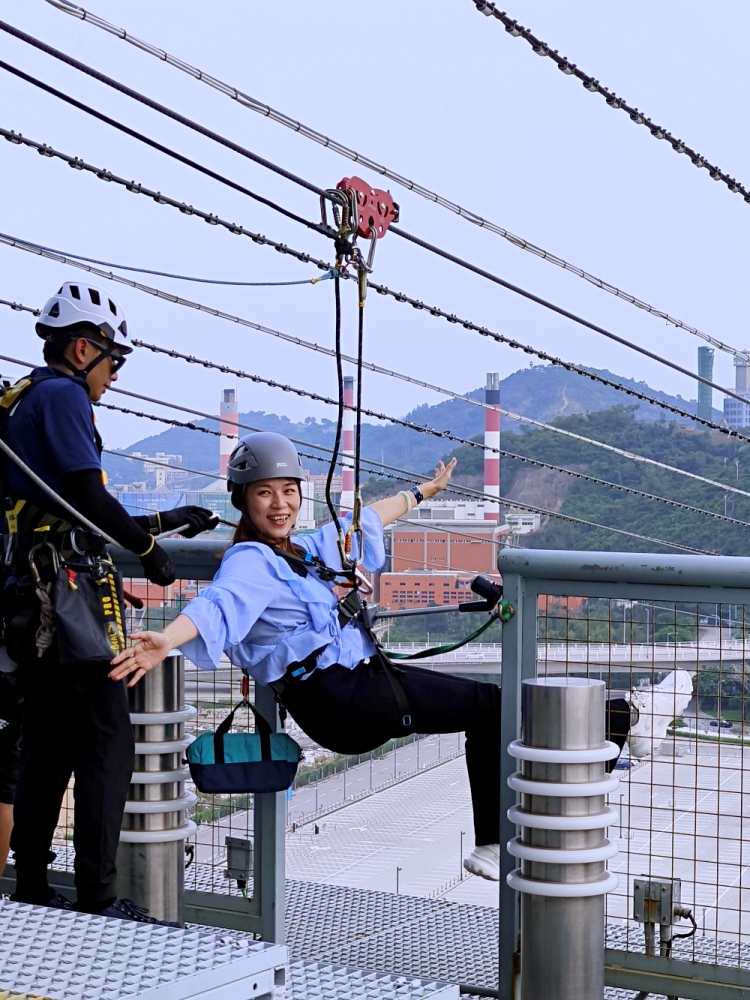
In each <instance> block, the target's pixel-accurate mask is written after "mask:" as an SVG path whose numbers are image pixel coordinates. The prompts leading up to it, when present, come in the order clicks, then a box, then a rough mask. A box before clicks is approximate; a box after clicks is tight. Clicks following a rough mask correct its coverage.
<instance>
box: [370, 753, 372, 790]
mask: <svg viewBox="0 0 750 1000" xmlns="http://www.w3.org/2000/svg"><path fill="white" fill-rule="evenodd" d="M370 791H372V750H371V751H370Z"/></svg>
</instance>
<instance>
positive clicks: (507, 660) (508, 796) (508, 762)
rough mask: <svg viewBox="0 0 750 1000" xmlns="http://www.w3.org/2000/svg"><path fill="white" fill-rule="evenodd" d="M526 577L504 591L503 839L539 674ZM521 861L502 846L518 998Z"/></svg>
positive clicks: (508, 582) (506, 969) (504, 953)
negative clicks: (525, 708) (512, 753)
mask: <svg viewBox="0 0 750 1000" xmlns="http://www.w3.org/2000/svg"><path fill="white" fill-rule="evenodd" d="M525 591H526V581H525V579H524V578H523V577H521V576H519V575H517V574H515V573H512V572H506V573H505V574H504V575H503V596H504V597H505V598H506V599H507V600H508V601H509V602H510V603H511V604H512V605H513V606H514V607H515V609H516V614H515V615H514V617H513V618H511V620H510V621H509V622H507V623H506V624H505V625H503V697H502V704H501V714H500V737H501V740H500V742H501V750H500V754H501V757H500V844H501V845H504V844H506V843H507V842H508V841H509V840H510V839H511V838H512V837H514V836H515V833H516V827H515V824H514V823H512V822H511V821H510V820H509V819H508V809H509V808H510V807H511V806H513V805H514V804H515V801H516V796H515V792H513V791H512V790H511V789H510V788H509V787H508V784H507V782H508V778H509V777H510V776H511V774H512V773H513V772H514V771H515V763H514V761H513V759H512V758H511V757H509V756H508V754H507V753H506V748H507V746H508V744H509V743H511V742H512V741H513V740H515V739H517V737H518V735H519V733H520V731H521V681H522V679H523V678H524V677H535V676H536V602H535V601H534V600H533V599H531V600H529V601H524V593H525ZM514 867H515V862H514V860H513V858H512V857H511V856H510V855H509V854H508V852H507V851H505V850H501V851H500V936H499V950H500V954H499V966H498V992H499V994H500V1000H515V998H516V979H517V975H518V958H517V953H518V949H519V947H520V942H519V934H520V912H519V907H518V894H517V893H516V892H515V891H514V890H513V889H512V888H511V887H510V886H509V885H508V883H507V877H508V875H510V873H511V871H512V870H513V868H514Z"/></svg>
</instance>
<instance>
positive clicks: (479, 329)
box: [0, 128, 750, 440]
mask: <svg viewBox="0 0 750 1000" xmlns="http://www.w3.org/2000/svg"><path fill="white" fill-rule="evenodd" d="M0 135H2V136H3V137H4V138H5V139H7V140H8V141H9V142H11V143H13V144H16V145H25V146H28V147H30V148H33V149H36V150H37V151H38V152H39V153H40V154H41V155H44V156H46V157H55V158H59V159H61V160H63V161H64V162H66V163H68V164H69V165H70V166H72V167H74V168H76V169H79V170H82V171H87V172H90V173H93V174H94V175H95V176H96V177H98V178H99V179H101V180H104V181H107V182H114V183H117V184H121V185H123V186H125V187H126V188H127V189H128V190H129V191H133V192H136V193H138V194H143V195H145V196H146V197H149V198H152V199H153V200H154V201H156V202H157V203H158V204H163V205H170V206H172V207H174V208H177V209H178V210H179V211H180V212H182V213H183V214H186V215H196V216H197V217H198V218H202V219H204V220H205V221H206V222H208V223H210V224H212V225H218V226H222V227H223V228H225V229H227V230H228V231H229V232H231V233H234V234H237V235H243V236H247V237H249V238H250V239H252V240H253V242H254V243H257V244H260V245H265V246H270V247H272V248H273V249H274V250H276V251H277V252H279V253H282V254H288V255H289V256H291V257H293V258H294V259H296V260H299V261H301V262H302V263H306V264H314V265H315V266H316V267H317V268H319V269H320V270H324V271H326V272H330V271H331V269H332V268H333V265H332V264H331V263H330V262H327V261H324V260H320V259H317V258H315V257H313V256H311V255H310V254H309V253H304V252H302V251H299V250H295V249H294V248H292V247H289V246H288V245H287V244H285V243H279V242H277V241H275V240H271V239H269V238H268V237H266V236H263V235H262V234H260V233H253V232H251V231H250V230H247V229H245V228H244V227H242V226H238V225H237V224H236V223H234V222H228V221H226V220H224V219H221V218H219V217H218V216H216V215H213V214H212V213H208V212H204V211H202V210H200V209H196V208H193V206H192V205H187V204H186V203H185V202H179V201H177V200H176V199H173V198H170V197H168V196H166V195H163V194H162V193H161V192H159V191H152V190H150V189H148V188H145V187H143V185H141V184H139V183H138V184H136V183H135V182H133V181H128V180H126V179H125V178H121V177H117V176H116V175H114V174H112V173H111V172H110V171H108V170H105V169H103V168H100V167H94V166H92V165H91V164H87V163H85V162H84V161H83V160H81V159H80V158H79V157H71V156H69V155H68V154H66V153H61V152H59V151H57V150H54V149H52V147H50V146H48V145H46V144H42V143H38V142H35V141H34V140H32V139H27V138H26V137H24V136H22V135H20V134H19V133H17V132H13V131H8V130H7V129H3V128H0ZM8 239H10V240H11V241H13V237H8ZM18 242H19V243H25V244H27V245H28V246H29V247H35V248H37V249H39V250H42V251H45V250H47V249H48V248H46V247H44V246H42V245H41V244H36V243H30V242H29V241H25V240H24V241H18ZM49 252H50V253H52V254H57V255H61V259H62V258H65V263H71V264H73V265H74V266H78V265H77V264H76V261H77V260H79V259H80V255H65V254H61V251H57V250H52V249H50V250H49ZM71 258H72V259H71ZM110 266H115V265H110ZM89 270H90V272H91V273H95V274H102V272H98V271H96V270H95V269H94V268H89ZM102 276H104V277H109V278H110V279H111V280H114V281H120V282H122V283H124V284H128V285H130V286H131V287H134V288H141V289H146V290H149V292H150V293H151V294H156V295H159V296H160V297H164V298H167V299H168V300H169V301H181V302H182V303H183V304H186V303H187V302H188V300H180V299H179V298H178V297H177V296H169V295H166V294H165V295H162V294H161V293H159V292H158V290H155V289H153V290H152V289H149V288H148V286H144V285H138V284H137V283H135V282H128V281H125V279H123V278H121V277H120V276H115V275H111V274H110V275H106V274H102ZM341 277H342V278H349V275H348V274H347V273H342V274H341ZM313 280H316V279H313ZM317 280H320V279H317ZM368 287H370V288H372V289H373V290H374V291H376V292H378V293H379V294H381V295H387V296H390V297H391V298H393V299H394V300H395V301H396V302H399V303H407V304H409V305H411V306H412V307H413V308H415V309H418V310H425V309H426V310H427V311H428V312H429V314H430V315H431V316H433V317H435V318H441V319H445V320H446V321H447V322H449V323H459V324H460V325H461V326H463V327H464V329H467V330H472V331H474V332H476V333H479V334H480V335H481V336H484V337H489V338H491V339H492V340H495V341H496V342H497V343H500V344H506V345H507V346H508V347H511V348H514V349H518V350H522V351H523V352H524V353H525V354H531V355H533V356H535V357H537V358H539V359H540V360H542V361H547V362H549V363H551V364H554V365H559V366H560V367H563V368H565V369H566V370H567V371H572V372H574V373H575V374H577V375H581V376H583V377H585V378H589V379H591V380H592V381H595V382H598V383H600V384H601V385H605V386H607V387H608V388H611V389H615V390H617V391H619V392H625V393H626V394H627V395H629V396H633V397H634V398H636V399H640V400H642V401H643V402H646V403H649V404H651V405H653V406H658V407H660V408H661V409H664V410H667V411H668V412H670V413H674V414H676V415H677V416H680V417H684V418H685V419H687V420H691V421H693V422H695V423H699V424H701V425H703V426H704V427H708V428H710V429H712V430H716V431H719V432H720V433H722V434H726V435H729V436H730V437H739V438H743V435H742V434H739V433H738V432H737V431H734V430H732V429H731V428H729V427H726V426H724V425H723V424H717V423H716V422H715V421H712V420H705V419H704V418H702V417H699V416H697V414H695V413H690V412H689V411H687V410H683V409H681V408H680V407H677V406H674V405H673V404H671V403H666V402H664V401H663V400H660V399H658V398H657V397H654V396H650V395H649V394H648V393H644V392H641V391H640V390H638V389H636V388H634V387H632V386H626V385H623V384H622V383H620V382H615V381H613V380H612V379H608V378H605V377H604V376H603V375H599V374H597V373H596V372H593V371H592V370H591V369H588V368H585V367H583V366H582V365H577V364H575V363H574V362H571V361H565V360H563V359H562V358H557V357H555V356H554V355H551V354H548V353H547V352H546V351H540V350H538V349H536V348H534V347H532V346H531V345H529V344H524V343H522V342H521V341H518V340H516V339H515V338H512V337H507V336H505V335H503V334H500V333H496V332H494V331H492V330H489V329H488V328H487V327H484V326H480V325H478V324H476V323H473V322H472V321H471V320H468V319H461V318H460V317H458V316H456V315H455V313H448V312H446V311H445V310H444V309H440V308H439V307H438V306H434V305H427V304H425V303H424V302H422V301H421V300H419V299H414V298H412V297H411V296H408V295H406V294H404V293H403V292H397V291H394V290H393V289H391V288H388V287H387V286H386V285H379V284H377V283H376V282H372V281H368ZM192 308H197V309H203V311H208V312H211V313H212V314H218V312H217V311H216V310H211V309H204V307H201V306H199V305H197V304H193V305H192ZM250 325H253V327H254V329H259V330H262V331H263V332H268V333H271V334H272V335H273V336H279V337H281V338H282V339H286V340H288V341H290V342H295V343H297V344H299V345H300V346H306V347H311V348H312V349H313V350H317V351H320V352H321V353H330V354H331V355H332V356H333V352H329V351H328V350H327V349H326V348H321V347H319V346H318V345H313V344H310V343H309V342H307V341H304V340H301V339H300V338H292V337H289V336H287V335H285V334H280V333H278V331H276V332H275V331H272V330H269V329H268V328H261V327H260V326H258V325H255V324H250ZM738 356H743V357H744V355H738ZM344 358H345V360H353V359H351V358H348V357H347V356H346V355H344ZM371 370H373V371H375V370H377V371H379V372H381V373H382V374H386V375H387V374H391V375H393V376H394V377H396V378H402V379H405V380H406V381H409V382H412V383H413V384H414V385H420V386H422V387H424V388H430V389H434V390H435V391H436V392H441V393H445V394H446V395H449V396H453V397H454V398H458V399H460V398H464V397H462V396H461V395H460V394H456V393H452V392H450V391H449V390H443V389H441V388H440V387H438V386H433V385H431V384H430V383H427V382H424V381H422V380H420V379H414V378H411V377H409V376H404V375H400V374H399V373H397V372H390V371H389V370H388V369H385V368H382V367H373V368H372V369H371ZM469 402H471V403H473V404H474V405H477V406H482V405H484V404H482V403H480V402H478V401H476V400H469ZM748 440H750V439H748Z"/></svg>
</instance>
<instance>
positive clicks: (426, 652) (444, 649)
mask: <svg viewBox="0 0 750 1000" xmlns="http://www.w3.org/2000/svg"><path fill="white" fill-rule="evenodd" d="M500 620H502V616H501V614H500V611H493V612H492V614H491V615H490V616H489V618H488V619H487V621H486V622H484V623H483V624H482V625H480V626H479V628H478V629H475V630H474V631H473V632H472V633H471V635H467V636H466V638H465V639H461V640H460V641H459V642H451V643H447V644H446V645H444V646H431V647H430V648H429V649H419V650H417V652H416V653H393V652H391V650H389V649H382V650H381V651H382V653H383V655H384V656H386V657H388V659H389V660H423V659H424V658H425V657H427V656H440V655H442V654H443V653H452V652H453V650H454V649H460V648H461V646H465V645H466V644H467V643H469V642H473V641H474V640H475V639H478V638H479V636H480V635H481V634H482V633H483V632H486V631H487V629H488V628H489V627H490V625H493V624H494V623H495V622H496V621H500Z"/></svg>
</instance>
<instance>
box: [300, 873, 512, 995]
mask: <svg viewBox="0 0 750 1000" xmlns="http://www.w3.org/2000/svg"><path fill="white" fill-rule="evenodd" d="M286 905H287V944H288V946H289V951H290V953H291V954H292V955H293V956H294V957H295V958H311V959H316V960H318V961H328V962H335V963H337V964H341V965H348V966H354V967H356V968H360V969H376V970H382V971H388V972H393V973H397V974H400V975H407V976H409V975H410V976H422V977H428V978H429V977H435V978H437V979H440V980H445V981H447V982H449V983H467V984H471V985H482V986H486V985H490V984H492V983H496V982H497V940H498V916H497V910H496V909H492V908H490V907H480V906H468V905H466V904H464V903H449V902H445V901H443V900H430V899H421V898H419V897H417V896H396V895H393V894H391V893H387V892H374V891H370V890H363V889H350V888H347V887H345V886H333V885H319V884H317V883H314V882H294V881H288V882H287V892H286Z"/></svg>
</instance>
